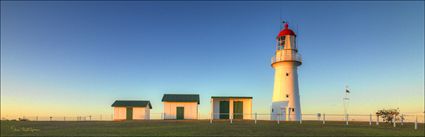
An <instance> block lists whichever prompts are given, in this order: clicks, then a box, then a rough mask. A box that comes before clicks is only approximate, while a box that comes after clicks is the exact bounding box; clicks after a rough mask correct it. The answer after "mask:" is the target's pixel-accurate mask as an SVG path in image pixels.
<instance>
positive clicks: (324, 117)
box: [323, 113, 326, 125]
mask: <svg viewBox="0 0 425 137" xmlns="http://www.w3.org/2000/svg"><path fill="white" fill-rule="evenodd" d="M325 116H326V115H325V113H323V125H324V124H325Z"/></svg>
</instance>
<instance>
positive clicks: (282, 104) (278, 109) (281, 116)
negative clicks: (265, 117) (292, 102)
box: [270, 101, 288, 121]
mask: <svg viewBox="0 0 425 137" xmlns="http://www.w3.org/2000/svg"><path fill="white" fill-rule="evenodd" d="M287 110H288V101H276V102H273V103H272V108H271V116H270V119H271V120H282V121H285V120H287V115H286V114H287V113H286V112H287Z"/></svg>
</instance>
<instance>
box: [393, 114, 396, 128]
mask: <svg viewBox="0 0 425 137" xmlns="http://www.w3.org/2000/svg"><path fill="white" fill-rule="evenodd" d="M393 126H394V127H395V126H396V124H395V114H394V115H393Z"/></svg>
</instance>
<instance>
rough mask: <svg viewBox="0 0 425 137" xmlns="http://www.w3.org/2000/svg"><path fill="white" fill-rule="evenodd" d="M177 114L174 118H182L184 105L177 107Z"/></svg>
mask: <svg viewBox="0 0 425 137" xmlns="http://www.w3.org/2000/svg"><path fill="white" fill-rule="evenodd" d="M176 114H177V116H176V119H177V120H180V119H184V107H177V113H176Z"/></svg>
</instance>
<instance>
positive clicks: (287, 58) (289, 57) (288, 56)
mask: <svg viewBox="0 0 425 137" xmlns="http://www.w3.org/2000/svg"><path fill="white" fill-rule="evenodd" d="M280 61H298V62H302V58H301V55H300V54H282V55H280V56H276V55H275V56H273V57H272V59H271V62H272V64H273V63H276V62H280Z"/></svg>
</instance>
